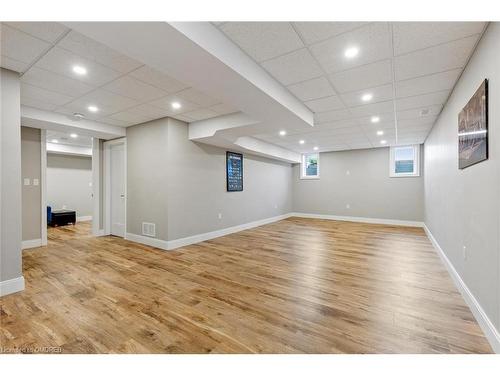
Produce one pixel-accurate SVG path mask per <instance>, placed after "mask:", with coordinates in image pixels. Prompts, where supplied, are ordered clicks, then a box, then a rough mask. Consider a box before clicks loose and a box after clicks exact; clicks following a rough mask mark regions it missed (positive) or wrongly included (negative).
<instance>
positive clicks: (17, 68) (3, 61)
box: [0, 55, 30, 73]
mask: <svg viewBox="0 0 500 375" xmlns="http://www.w3.org/2000/svg"><path fill="white" fill-rule="evenodd" d="M29 65H30V64H29V63H25V62H22V61H19V60H15V59H11V58H10V57H7V56H4V55H0V67H2V68H4V69H9V70H13V71H14V72H18V73H22V72H24V71H25V70H26V69H28V67H29Z"/></svg>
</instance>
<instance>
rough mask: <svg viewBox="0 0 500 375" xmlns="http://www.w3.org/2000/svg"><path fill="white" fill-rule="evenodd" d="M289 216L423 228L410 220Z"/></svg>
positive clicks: (418, 222) (308, 215) (320, 215)
mask: <svg viewBox="0 0 500 375" xmlns="http://www.w3.org/2000/svg"><path fill="white" fill-rule="evenodd" d="M290 216H295V217H303V218H308V219H324V220H339V221H353V222H357V223H368V224H385V225H401V226H405V227H420V228H422V227H423V226H424V223H423V222H421V221H411V220H393V219H378V218H373V217H360V216H337V215H322V214H308V213H303V212H292V213H291V214H290Z"/></svg>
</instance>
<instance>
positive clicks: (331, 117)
mask: <svg viewBox="0 0 500 375" xmlns="http://www.w3.org/2000/svg"><path fill="white" fill-rule="evenodd" d="M349 117H351V113H350V112H349V110H347V109H340V110H338V111H328V112H321V113H315V114H314V123H315V124H321V123H322V122H332V121H341V120H346V119H348V118H349Z"/></svg>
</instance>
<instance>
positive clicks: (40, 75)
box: [21, 67, 93, 97]
mask: <svg viewBox="0 0 500 375" xmlns="http://www.w3.org/2000/svg"><path fill="white" fill-rule="evenodd" d="M21 82H24V83H28V84H30V85H33V86H37V87H40V88H43V89H46V90H50V91H55V92H58V93H61V94H65V95H69V96H74V97H78V96H81V95H84V94H86V93H88V92H89V91H91V90H93V87H92V86H89V85H87V84H85V83H83V82H80V81H77V80H75V79H71V78H68V77H65V76H62V75H59V74H55V73H52V72H49V71H47V70H44V69H39V68H36V67H32V68H31V69H30V70H28V71H27V72H26V73H25V74H24V75H23V76H22V77H21Z"/></svg>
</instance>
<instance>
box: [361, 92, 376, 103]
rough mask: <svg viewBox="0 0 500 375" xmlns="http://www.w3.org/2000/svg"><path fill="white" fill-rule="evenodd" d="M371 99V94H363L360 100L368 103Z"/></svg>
mask: <svg viewBox="0 0 500 375" xmlns="http://www.w3.org/2000/svg"><path fill="white" fill-rule="evenodd" d="M372 99H373V94H364V95H363V96H362V97H361V100H362V101H364V102H369V101H370V100H372Z"/></svg>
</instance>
